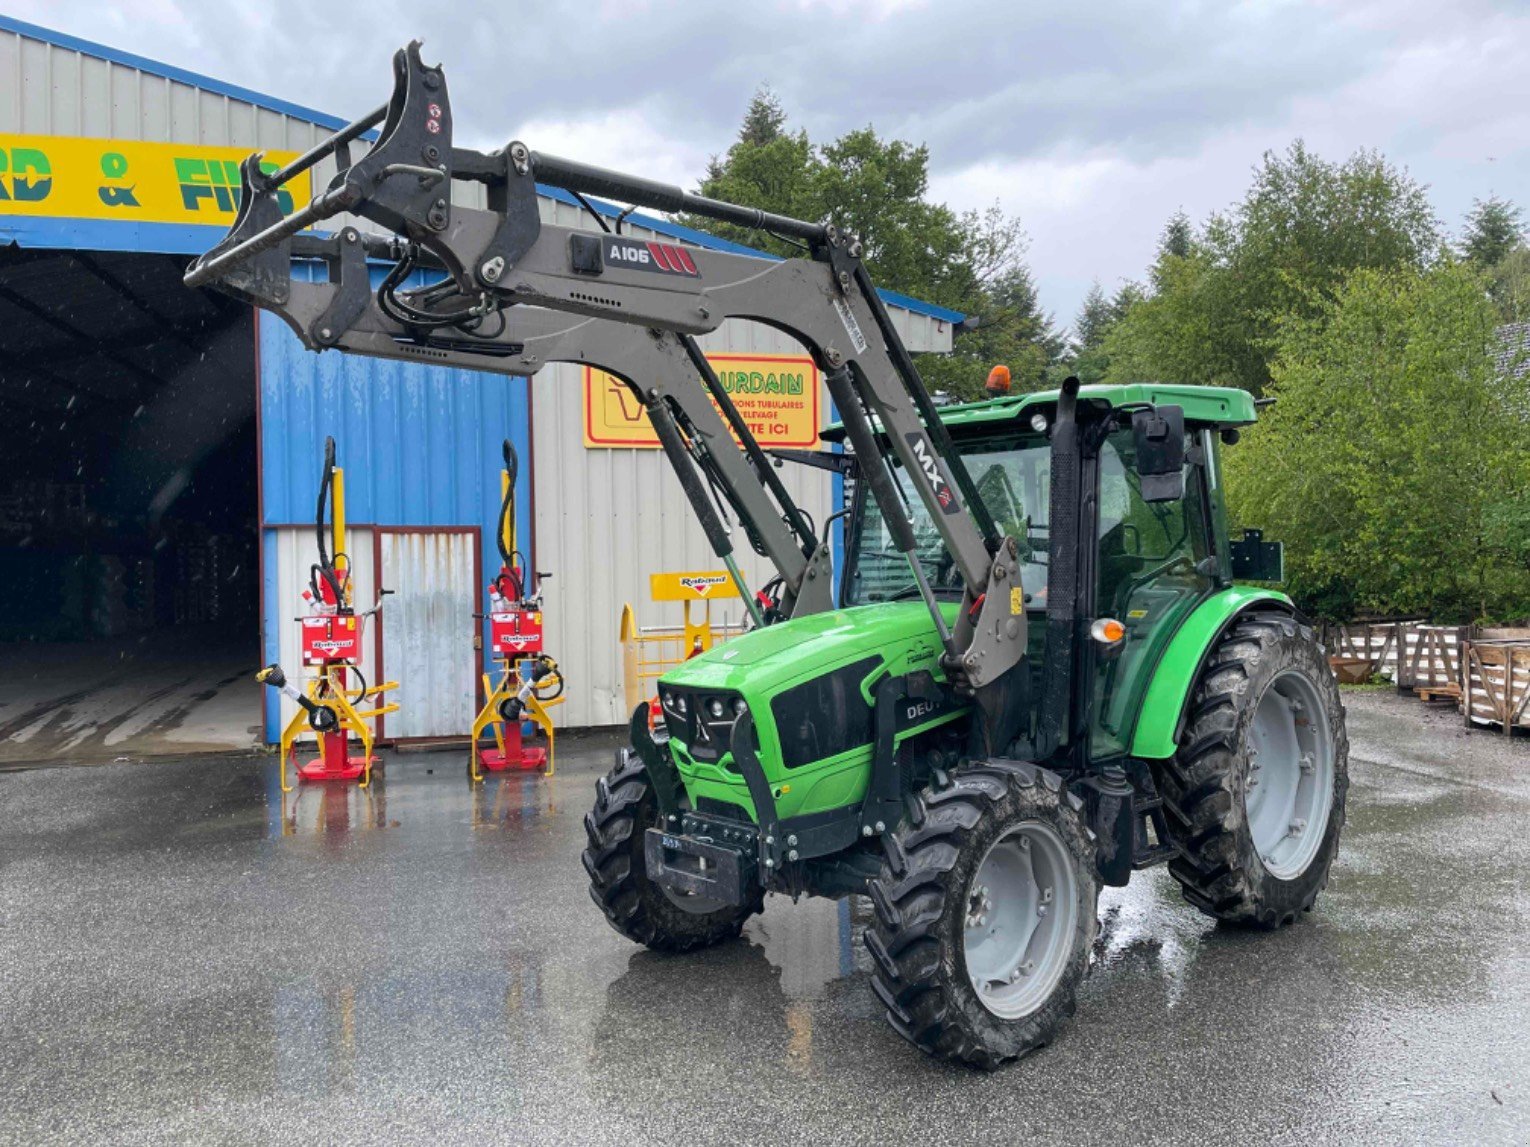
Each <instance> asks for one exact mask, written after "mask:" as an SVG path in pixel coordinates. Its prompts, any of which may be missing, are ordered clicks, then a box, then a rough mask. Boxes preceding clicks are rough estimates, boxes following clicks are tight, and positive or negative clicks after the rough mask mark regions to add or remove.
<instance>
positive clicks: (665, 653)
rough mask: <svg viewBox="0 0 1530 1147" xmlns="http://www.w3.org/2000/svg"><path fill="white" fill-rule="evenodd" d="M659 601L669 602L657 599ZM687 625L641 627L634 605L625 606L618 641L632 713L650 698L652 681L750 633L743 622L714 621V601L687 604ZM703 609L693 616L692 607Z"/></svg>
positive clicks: (687, 602) (624, 691)
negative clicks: (684, 662) (696, 605)
mask: <svg viewBox="0 0 1530 1147" xmlns="http://www.w3.org/2000/svg"><path fill="white" fill-rule="evenodd" d="M656 600H660V601H663V600H667V599H665V598H657V599H656ZM684 604H685V618H684V623H683V624H682V625H679V626H654V627H651V628H643V627H640V626H639V625H638V623H637V614H636V613H635V612H634V611H633V608H632V603H631V602H628V603H626V604H624V605H623V606H622V620H621V629H620V631H619V635H618V640H619V641H620V642H621V647H622V691H623V694H624V695H625V699H626V703H627V712H628V713H631V712H632V711H633V710H634V709H636V708H637V707H638V706H639V705H640V704H642V702H643V701H644V699H645V698H646V697H647V696H648V695H649V691H648V690H647V689H646V688H645V686H646V685H647V683H648V682H651V681H657V680H658V679H659V678H660V677H662V676H663V675H664V674H665V673H668V672H669V671H670V670H671V669H673V668H674V667H675V666H677V665H679V664H680V663H681V662H683V661H685V660H686V659H687V658H689V657H691V656H693V655H694V654H695V653H696V652H697V650H698V649H699V650H700V651H701V652H702V653H705V652H706V651H707V650H708V649H711V648H712V646H713V645H715V644H717V643H718V642H719V641H725V640H727V639H728V638H730V637H737V636H738V635H739V634H741V633H745V632H747V631H748V627H747V626H746V625H744V624H743V623H742V622H737V623H733V624H723V623H716V624H714V623H713V621H712V608H711V602H710V601H707V600H701V601H699V602H695V601H690V600H686V601H685V603H684ZM695 604H699V605H700V606H701V610H700V611H699V612H700V616H699V617H697V616H695V615H693V614H692V613H691V607H692V605H695Z"/></svg>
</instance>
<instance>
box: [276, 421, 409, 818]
mask: <svg viewBox="0 0 1530 1147" xmlns="http://www.w3.org/2000/svg"><path fill="white" fill-rule="evenodd" d="M326 503H328V506H329V518H330V520H329V522H328V525H327V528H326V523H325V521H324V517H325V505H326ZM314 531H315V535H316V540H317V542H318V547H319V560H318V561H317V562H315V563H314V564H313V565H312V566H311V567H310V569H309V572H308V588H307V589H305V590H304V591H303V602H304V605H305V606H306V607H307V610H308V612H307V613H306V614H305V615H304V616H302V617H298V618H295V619H294V620H295V621H297V622H298V624H299V625H301V626H302V646H301V648H302V658H303V669H304V671H305V674H306V680H305V681H304V684H303V687H302V688H301V689H299V688H298V687H297V686H295V685H294V684H292V682H291V681H289V680H288V678H287V675H286V673H284V672H283V671H282V667H281V666H280V665H279V664H271V665H268V666H266V668H264V669H262V670H261V671H260V672H259V673H257V674H256V675H255V679H256V680H257V681H259V682H260V683H261V684H263V685H268V686H270V687H271V688H273V689H275V690H277V691H278V692H280V693H281V694H282V695H283V696H285V697H287V698H289V699H290V700H291V701H293V702H294V703H295V704H296V705H297V706H298V711H297V712H296V713H295V714H294V715H293V717H292V719H291V720H290V721H288V722H287V725H286V727H285V728H284V729H282V735H281V781H282V792H284V793H289V792H291V791H292V788H293V786H292V785H291V784H289V783H288V780H287V762H288V760H289V758H292V757H294V756H295V754H296V751H297V741H298V738H299V737H301V736H303V735H304V733H305V731H306V730H311V731H312V732H313V733H314V734H315V735H316V736H317V737H318V741H319V755H318V756H317V757H315V758H314V759H313V760H311V761H309V762H308V763H307V764H305V765H302V766H301V767H299V768H298V769H297V776H298V779H299V780H302V781H346V782H349V781H357V780H359V781H360V782H361V787H362V788H366V787H367V785H368V784H370V783H371V779H372V764H373V762H374V760H375V757H374V754H373V752H372V746H373V741H374V740H375V734H374V733H373V722H375V721H376V720H377V719H378V718H379V717H381V716H382V715H383V714H385V713H394V712H397V711H398V705H397V704H392V703H390V704H378V705H375V706H374V707H373V708H371V709H364V708H362V706H364V705H365V704H366V703H367V702H368V701H369V700H372V699H374V698H378V697H381V695H382V694H383V693H386V692H387V691H389V690H390V689H397V688H398V682H397V681H386V682H384V683H382V684H380V685H373V686H369V685H368V684H367V680H366V678H365V677H364V676H363V675H362V672H361V660H362V652H361V651H362V638H363V636H364V635H365V633H366V622H367V619H368V618H369V617H371V616H372V615H373V614H375V613H377V612H378V611H379V610H381V609H382V599H383V597H384V596H385V595H387V594H389V593H391V592H392V591H391V590H386V589H385V590H381V591H380V592H379V594H378V597H377V602H376V603H375V604H374V605H373V606H372V607H371V608H370V609H364V610H362V611H360V612H357V611H356V609H355V603H354V601H353V599H352V592H353V585H352V580H351V560H350V557H349V556H348V555H347V553H346V551H345V472H344V471H343V470H342V469H341V468H340V467H338V466H336V465H335V440H334V439H333V438H326V439H325V440H324V471H323V475H322V477H321V478H320V483H319V506H318V512H317V515H316V517H315V520H314ZM326 535H328V537H327V539H326ZM352 737H355V738H356V739H357V740H358V741H360V742H361V753H360V754H359V755H352V754H351V751H350V746H351V738H352Z"/></svg>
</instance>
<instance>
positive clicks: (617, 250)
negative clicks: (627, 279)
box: [605, 238, 701, 279]
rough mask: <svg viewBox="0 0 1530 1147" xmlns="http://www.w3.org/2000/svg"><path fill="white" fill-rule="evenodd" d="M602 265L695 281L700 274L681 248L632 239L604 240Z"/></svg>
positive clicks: (668, 244)
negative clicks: (604, 261)
mask: <svg viewBox="0 0 1530 1147" xmlns="http://www.w3.org/2000/svg"><path fill="white" fill-rule="evenodd" d="M605 256H606V265H607V266H608V267H625V268H626V269H627V270H629V271H657V272H658V273H659V274H661V275H684V276H685V277H686V278H690V279H699V278H701V272H700V271H698V270H696V263H695V260H693V259H692V258H691V256H690V253H689V252H688V251H686V249H685V248H684V247H677V246H675V245H674V244H672V243H640V242H638V241H637V240H634V239H614V238H613V239H607V240H606V249H605Z"/></svg>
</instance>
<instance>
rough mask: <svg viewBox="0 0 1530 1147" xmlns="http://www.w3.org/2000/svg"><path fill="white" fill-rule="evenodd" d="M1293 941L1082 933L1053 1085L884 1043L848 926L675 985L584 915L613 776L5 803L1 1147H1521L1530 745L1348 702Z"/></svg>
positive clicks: (99, 794)
mask: <svg viewBox="0 0 1530 1147" xmlns="http://www.w3.org/2000/svg"><path fill="white" fill-rule="evenodd" d="M1346 701H1347V703H1348V706H1349V711H1350V719H1349V727H1350V736H1351V740H1352V742H1353V749H1352V755H1351V776H1352V788H1351V795H1350V817H1349V824H1348V827H1347V829H1346V830H1345V833H1344V839H1343V846H1342V854H1341V859H1340V862H1339V864H1338V866H1337V867H1336V869H1335V872H1334V876H1333V882H1332V885H1331V886H1330V888H1329V890H1328V892H1327V894H1326V895H1325V896H1324V897H1323V898H1322V899H1321V900H1320V901H1319V905H1318V908H1317V910H1316V911H1314V912H1313V913H1312V914H1311V915H1310V916H1309V917H1308V918H1307V919H1306V920H1304V921H1302V922H1301V923H1299V924H1298V925H1296V926H1294V927H1292V928H1289V929H1287V930H1285V931H1283V932H1280V933H1278V934H1275V935H1256V934H1249V933H1244V932H1239V931H1234V930H1229V929H1226V928H1219V927H1216V926H1214V925H1213V924H1212V923H1211V922H1210V921H1207V920H1206V919H1204V918H1203V917H1201V916H1200V915H1199V914H1198V913H1196V912H1195V911H1194V910H1193V909H1191V908H1190V907H1189V906H1187V905H1186V904H1184V903H1183V902H1182V901H1181V900H1180V897H1179V894H1178V891H1177V888H1176V887H1175V886H1174V885H1173V883H1172V881H1171V880H1170V879H1169V878H1168V876H1167V874H1166V873H1164V872H1162V871H1161V870H1158V871H1153V872H1149V873H1146V874H1142V875H1140V876H1139V877H1138V878H1137V879H1136V880H1134V881H1133V884H1132V886H1131V887H1130V888H1128V889H1126V890H1124V891H1111V892H1109V893H1107V895H1106V896H1105V897H1104V899H1103V900H1102V904H1101V919H1102V927H1101V934H1100V935H1101V938H1100V942H1099V945H1098V948H1097V950H1096V961H1095V966H1094V969H1093V974H1092V975H1091V977H1090V978H1089V980H1088V981H1087V982H1086V984H1085V987H1084V989H1083V991H1082V993H1081V995H1080V999H1079V1008H1078V1015H1077V1017H1076V1019H1075V1021H1074V1023H1073V1024H1072V1025H1071V1026H1070V1027H1069V1028H1068V1029H1067V1030H1066V1031H1065V1032H1064V1033H1063V1034H1062V1036H1061V1037H1060V1038H1059V1039H1058V1040H1057V1041H1056V1043H1054V1044H1053V1045H1052V1046H1051V1047H1049V1048H1046V1049H1044V1050H1042V1051H1040V1052H1038V1053H1037V1054H1035V1055H1033V1056H1032V1057H1030V1058H1029V1059H1027V1060H1025V1061H1023V1062H1021V1063H1020V1064H1018V1065H1015V1066H1013V1067H1011V1068H1009V1069H1006V1070H1004V1071H1001V1072H998V1073H996V1074H993V1075H982V1074H976V1073H974V1072H972V1071H968V1070H965V1069H958V1068H954V1067H950V1066H947V1065H943V1064H939V1063H936V1062H934V1061H931V1060H929V1059H927V1058H925V1057H924V1056H922V1055H920V1054H919V1053H918V1052H917V1051H915V1050H913V1049H912V1048H910V1047H908V1046H906V1045H905V1044H903V1043H902V1042H901V1041H900V1040H899V1039H898V1038H897V1037H896V1036H895V1035H894V1034H893V1033H892V1032H891V1030H890V1029H889V1028H887V1027H886V1026H885V1024H884V1022H883V1020H882V1018H881V1015H880V1013H879V1010H878V1008H877V1007H876V1006H875V1004H874V1001H873V997H872V995H871V992H870V989H869V986H868V982H867V966H868V957H867V956H866V954H865V952H864V950H863V949H862V947H861V944H860V933H861V931H862V929H863V927H864V925H865V921H866V917H867V912H868V909H867V907H866V905H865V903H864V902H863V901H859V900H856V901H850V902H846V903H840V904H835V903H827V902H821V901H820V902H809V901H804V902H802V903H800V904H796V905H793V904H791V903H790V902H789V901H786V900H782V899H780V898H772V899H771V900H770V901H769V902H768V903H767V906H766V911H765V913H764V915H763V916H761V917H760V918H758V919H756V920H754V921H753V922H751V924H750V925H749V926H748V928H747V929H746V932H745V935H744V938H743V939H742V940H740V941H738V942H736V943H732V944H729V945H726V946H724V947H721V948H718V949H715V950H712V951H709V952H705V953H702V954H700V955H694V956H688V957H669V958H666V957H660V956H656V955H653V954H650V953H648V952H646V951H643V950H640V949H638V948H636V947H634V946H632V945H631V944H629V943H628V942H626V941H625V940H623V939H621V938H620V937H619V936H617V935H616V934H615V933H614V932H612V931H611V930H610V929H609V928H608V927H607V925H606V923H605V921H604V919H603V918H602V917H601V915H600V914H599V912H598V911H597V910H596V909H595V907H594V906H593V905H592V904H591V903H590V901H589V898H588V895H587V893H586V891H585V877H584V873H583V871H582V869H581V868H580V865H579V859H578V852H579V848H580V846H581V842H582V838H583V832H582V829H581V826H580V818H581V816H582V815H583V813H584V812H585V810H586V807H587V806H588V804H589V801H590V797H591V786H592V785H593V783H594V779H595V776H596V775H597V773H598V772H599V771H601V770H603V769H604V768H605V767H606V765H607V764H608V762H609V757H610V751H611V750H610V745H611V742H609V741H603V740H599V739H587V740H583V741H581V740H578V739H573V738H570V739H566V740H565V742H564V743H563V746H562V751H561V752H560V754H559V767H558V772H557V775H556V776H555V777H553V778H551V779H545V778H536V777H510V778H507V779H502V780H490V781H489V782H488V783H486V784H485V785H483V786H480V787H478V788H472V787H470V786H469V784H468V781H467V779H466V776H465V771H464V767H463V763H462V762H461V761H459V760H458V759H457V758H456V757H455V756H453V755H451V754H440V753H433V754H411V755H406V756H398V757H391V758H389V759H388V761H387V765H386V770H385V772H386V775H385V776H380V777H379V778H378V780H377V782H376V783H375V785H374V787H373V788H372V789H371V790H370V791H369V792H365V793H363V792H359V791H358V790H356V789H353V788H351V789H346V788H340V789H335V790H331V791H322V790H307V791H304V792H302V793H301V794H294V796H289V797H287V798H286V800H285V801H284V800H283V798H282V794H281V791H280V788H279V786H278V785H277V783H276V779H275V770H274V766H273V765H272V764H271V763H270V762H269V761H267V760H265V759H252V760H229V759H226V758H225V759H218V760H200V761H199V760H184V761H175V762H165V763H155V764H138V765H122V766H117V765H112V766H102V767H97V768H73V769H47V770H37V771H32V772H21V773H10V774H0V1142H4V1143H37V1142H47V1141H68V1142H78V1141H87V1140H88V1141H111V1142H117V1143H148V1142H154V1143H162V1142H166V1141H197V1142H252V1141H261V1142H299V1141H301V1142H308V1143H313V1142H319V1143H364V1142H394V1141H412V1142H436V1143H456V1142H479V1143H482V1142H537V1143H542V1142H545V1143H618V1142H627V1143H632V1142H639V1141H642V1140H644V1139H652V1140H655V1141H662V1142H665V1143H680V1142H704V1143H719V1142H746V1143H765V1142H772V1143H782V1142H787V1143H803V1142H807V1143H820V1142H834V1143H836V1144H850V1143H862V1142H864V1143H889V1142H918V1141H923V1142H930V1143H950V1142H964V1141H981V1142H1019V1141H1022V1140H1027V1139H1038V1140H1043V1141H1049V1142H1050V1141H1055V1142H1065V1143H1075V1142H1076V1143H1117V1142H1122V1143H1124V1142H1132V1143H1156V1142H1165V1143H1167V1142H1196V1143H1202V1142H1225V1141H1230V1140H1235V1139H1236V1140H1239V1141H1251V1142H1275V1143H1318V1142H1320V1143H1339V1142H1343V1143H1356V1142H1360V1143H1402V1142H1408V1143H1415V1142H1426V1143H1472V1144H1496V1143H1525V1142H1527V1141H1530V926H1527V925H1530V891H1527V889H1530V831H1527V828H1526V821H1527V819H1530V743H1527V742H1524V741H1519V742H1516V743H1515V744H1513V745H1510V744H1509V743H1507V742H1506V741H1505V740H1504V739H1503V738H1502V736H1500V735H1499V734H1497V733H1496V732H1489V731H1476V732H1472V733H1470V734H1467V732H1466V731H1465V730H1463V729H1462V728H1461V727H1460V725H1459V718H1458V717H1457V716H1455V714H1453V713H1440V712H1430V711H1428V710H1426V709H1425V708H1424V707H1423V706H1422V705H1421V704H1420V703H1418V702H1416V701H1414V700H1412V699H1407V698H1399V697H1395V696H1392V695H1390V694H1349V695H1347V697H1346Z"/></svg>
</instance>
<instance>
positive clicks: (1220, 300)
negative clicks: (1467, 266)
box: [1106, 140, 1440, 394]
mask: <svg viewBox="0 0 1530 1147" xmlns="http://www.w3.org/2000/svg"><path fill="white" fill-rule="evenodd" d="M1188 230H1189V229H1188V224H1187V222H1186V221H1184V220H1182V219H1171V220H1170V223H1169V225H1168V226H1167V227H1166V228H1165V229H1164V236H1163V242H1162V244H1161V245H1160V248H1159V252H1158V257H1157V259H1156V260H1155V262H1154V265H1153V267H1152V268H1151V270H1150V272H1149V279H1150V282H1151V284H1152V288H1153V291H1152V294H1151V295H1150V296H1149V297H1147V298H1146V299H1144V300H1143V301H1142V303H1141V304H1140V305H1138V306H1135V307H1133V308H1131V310H1130V312H1129V313H1128V314H1127V315H1126V316H1125V318H1124V319H1123V320H1122V321H1121V322H1120V323H1119V324H1118V325H1117V326H1116V328H1115V329H1114V330H1113V331H1112V332H1111V337H1110V338H1109V339H1107V344H1106V349H1107V351H1108V353H1109V358H1110V366H1109V371H1108V378H1109V380H1110V381H1112V382H1125V381H1133V380H1141V379H1145V378H1146V379H1169V378H1172V379H1174V380H1175V381H1178V382H1194V383H1208V384H1220V385H1229V386H1241V387H1243V388H1244V389H1246V390H1250V391H1252V392H1254V393H1255V394H1259V393H1262V392H1263V391H1264V388H1265V387H1266V386H1267V385H1268V384H1269V381H1270V361H1271V358H1272V356H1273V354H1274V352H1275V347H1276V333H1277V328H1278V325H1279V324H1280V323H1281V322H1282V321H1284V320H1285V319H1286V318H1288V317H1291V316H1296V317H1311V316H1313V315H1315V314H1318V313H1320V312H1321V310H1322V307H1323V305H1324V302H1325V300H1326V299H1328V298H1330V297H1331V296H1332V294H1333V292H1334V291H1335V290H1337V289H1338V288H1339V286H1340V285H1341V284H1342V283H1343V282H1344V281H1345V279H1346V277H1347V276H1348V275H1349V274H1350V273H1351V272H1352V271H1355V270H1358V269H1362V268H1372V269H1379V270H1386V269H1392V268H1404V267H1411V268H1415V269H1422V268H1423V267H1425V266H1427V265H1428V264H1429V263H1430V262H1431V261H1432V260H1433V259H1434V258H1435V257H1436V255H1437V254H1438V251H1439V247H1440V236H1439V230H1438V225H1437V223H1436V220H1435V217H1434V212H1433V209H1432V208H1431V206H1430V204H1429V199H1428V196H1427V195H1426V194H1425V191H1424V188H1423V187H1421V186H1420V185H1419V184H1418V183H1416V182H1415V181H1414V180H1413V179H1412V178H1411V177H1410V176H1409V175H1408V174H1407V173H1406V172H1405V171H1400V170H1399V169H1397V168H1395V167H1393V166H1392V165H1391V164H1389V163H1387V162H1386V160H1385V159H1384V158H1383V157H1382V156H1381V155H1379V154H1378V153H1376V152H1371V151H1358V152H1356V153H1355V154H1354V155H1352V156H1351V157H1350V158H1349V159H1347V160H1345V161H1344V162H1343V163H1331V162H1329V161H1326V160H1324V159H1322V158H1320V157H1319V156H1316V155H1314V154H1313V153H1312V152H1310V151H1308V150H1307V148H1306V146H1305V145H1304V144H1303V143H1302V142H1301V141H1300V140H1298V141H1297V142H1295V143H1293V144H1292V145H1291V147H1290V148H1288V149H1287V151H1286V152H1285V154H1283V155H1276V154H1275V153H1273V152H1267V153H1266V154H1265V156H1264V160H1263V162H1262V163H1261V165H1260V166H1259V167H1258V168H1257V169H1256V170H1255V172H1254V181H1253V185H1252V186H1251V187H1250V188H1249V190H1248V192H1247V194H1246V195H1245V196H1244V198H1243V200H1242V202H1240V203H1239V204H1238V205H1237V206H1235V207H1234V208H1233V209H1232V210H1231V211H1228V212H1226V213H1222V214H1215V215H1212V216H1211V218H1210V219H1208V220H1207V222H1206V224H1205V226H1204V227H1203V228H1202V229H1201V232H1200V234H1199V235H1195V234H1194V233H1193V232H1192V233H1190V234H1188V235H1187V231H1188ZM1181 252H1182V253H1181Z"/></svg>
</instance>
